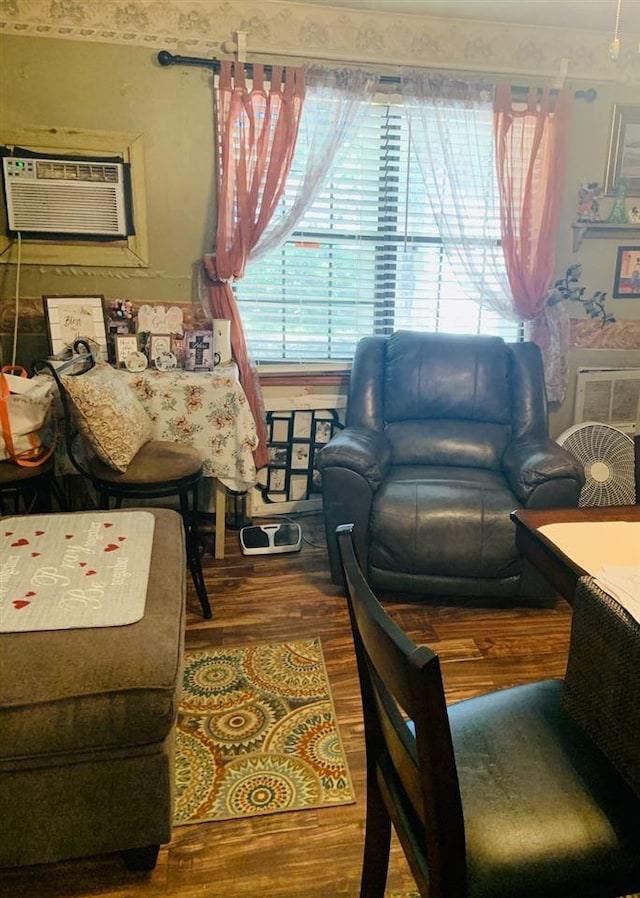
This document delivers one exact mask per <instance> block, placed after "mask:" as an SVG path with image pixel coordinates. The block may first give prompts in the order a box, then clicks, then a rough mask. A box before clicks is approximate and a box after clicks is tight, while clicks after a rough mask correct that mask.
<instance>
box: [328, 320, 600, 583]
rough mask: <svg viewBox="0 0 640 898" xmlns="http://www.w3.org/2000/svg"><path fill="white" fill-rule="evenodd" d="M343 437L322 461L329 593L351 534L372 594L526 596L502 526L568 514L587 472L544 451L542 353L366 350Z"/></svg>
mask: <svg viewBox="0 0 640 898" xmlns="http://www.w3.org/2000/svg"><path fill="white" fill-rule="evenodd" d="M345 423H346V426H345V428H344V430H342V431H341V432H340V433H338V434H337V435H336V436H335V437H334V438H333V439H332V440H331V441H330V442H329V443H328V444H327V446H325V447H324V448H323V449H322V451H321V452H320V453H319V454H318V468H319V469H320V471H321V477H322V494H323V507H324V520H325V527H326V535H327V542H328V548H329V561H330V565H331V574H332V578H333V581H334V582H335V583H340V582H341V581H342V574H341V570H340V561H339V556H338V548H337V543H336V537H335V529H336V527H337V526H338V525H340V524H346V523H352V524H354V525H355V529H354V537H355V548H356V553H357V556H358V560H359V562H360V565H361V567H362V569H363V571H364V572H365V575H366V576H367V578H368V580H369V583H370V584H371V586H372V587H374V588H377V589H383V590H395V591H401V592H406V593H414V594H421V595H439V596H460V597H473V596H493V597H497V598H500V597H505V596H514V595H518V594H521V593H522V592H523V591H525V592H526V591H530V588H531V587H530V585H527V584H526V582H525V579H526V578H525V577H523V570H524V566H523V563H522V559H521V558H520V556H519V553H518V551H517V549H516V546H515V535H514V527H513V524H512V522H511V521H510V519H509V513H510V512H511V511H512V510H513V509H516V508H523V507H524V508H563V507H575V506H576V505H577V504H578V498H579V494H580V489H581V487H582V484H583V482H584V474H583V471H582V468H581V466H580V465H578V464H577V463H576V462H575V461H574V459H573V458H572V457H571V456H570V455H569V454H568V453H567V452H566V451H565V450H564V449H562V448H561V447H560V446H558V445H557V444H556V443H555V442H554V441H552V440H551V439H549V435H548V421H547V402H546V394H545V387H544V376H543V371H542V362H541V357H540V352H539V350H538V347H537V346H535V345H534V344H532V343H519V344H507V343H505V342H504V341H503V340H501V339H500V338H498V337H484V336H472V337H468V336H454V335H447V334H423V333H413V332H409V331H398V332H396V333H394V334H392V335H391V336H389V337H383V336H372V337H365V338H364V339H362V340H361V341H360V342H359V344H358V346H357V349H356V353H355V357H354V360H353V366H352V370H351V380H350V387H349V396H348V402H347V413H346V422H345ZM539 586H540V584H535V587H534V591H535V589H537V588H539ZM546 591H547V592H548V591H549V590H548V588H546Z"/></svg>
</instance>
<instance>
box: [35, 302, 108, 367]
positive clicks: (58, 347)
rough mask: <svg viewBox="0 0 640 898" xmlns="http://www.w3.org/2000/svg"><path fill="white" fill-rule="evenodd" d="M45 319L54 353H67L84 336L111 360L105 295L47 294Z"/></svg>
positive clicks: (50, 347)
mask: <svg viewBox="0 0 640 898" xmlns="http://www.w3.org/2000/svg"><path fill="white" fill-rule="evenodd" d="M42 303H43V306H44V318H45V322H46V325H47V338H48V340H49V350H50V352H51V355H58V354H59V353H61V352H64V350H65V349H67V348H68V347H69V346H71V345H72V344H73V342H74V341H75V340H78V339H80V338H81V337H84V338H85V339H87V340H89V341H91V342H92V343H95V344H96V345H97V347H98V355H99V356H100V358H101V359H102V360H103V361H106V360H107V324H106V321H107V315H106V310H105V304H104V296H99V295H96V296H43V297H42Z"/></svg>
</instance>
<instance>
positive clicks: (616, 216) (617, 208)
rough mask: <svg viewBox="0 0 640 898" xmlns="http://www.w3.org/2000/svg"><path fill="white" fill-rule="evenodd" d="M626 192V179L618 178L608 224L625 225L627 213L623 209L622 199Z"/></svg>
mask: <svg viewBox="0 0 640 898" xmlns="http://www.w3.org/2000/svg"><path fill="white" fill-rule="evenodd" d="M626 192H627V179H626V178H620V180H619V181H618V186H617V187H616V198H615V200H614V202H613V209H612V210H611V212H610V214H609V218H607V221H608V222H609V223H610V224H626V223H627V213H626V210H625V208H624V199H625V195H626Z"/></svg>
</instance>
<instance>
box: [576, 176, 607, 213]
mask: <svg viewBox="0 0 640 898" xmlns="http://www.w3.org/2000/svg"><path fill="white" fill-rule="evenodd" d="M601 196H602V187H601V186H600V184H598V182H597V181H583V182H582V184H581V185H580V189H579V190H578V221H586V222H593V221H602V218H601V217H600V197H601Z"/></svg>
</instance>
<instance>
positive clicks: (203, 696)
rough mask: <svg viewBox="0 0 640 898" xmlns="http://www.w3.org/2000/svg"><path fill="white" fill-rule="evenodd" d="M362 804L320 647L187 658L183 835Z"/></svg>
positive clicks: (282, 646)
mask: <svg viewBox="0 0 640 898" xmlns="http://www.w3.org/2000/svg"><path fill="white" fill-rule="evenodd" d="M354 801H355V796H354V792H353V786H352V783H351V777H350V774H349V769H348V767H347V761H346V757H345V754H344V749H343V746H342V742H341V740H340V734H339V732H338V727H337V725H336V718H335V711H334V708H333V699H332V697H331V690H330V687H329V681H328V679H327V673H326V669H325V665H324V658H323V656H322V648H321V645H320V640H319V639H309V640H305V641H302V642H288V643H267V644H258V645H251V646H247V647H246V648H220V649H215V650H213V651H204V652H187V654H186V657H185V665H184V677H183V694H182V700H181V703H180V712H179V715H178V727H177V752H176V809H175V817H174V823H175V825H176V826H180V825H182V824H185V823H204V822H205V821H207V820H229V819H232V818H238V817H253V816H256V815H258V814H274V813H278V812H280V811H299V810H305V809H310V808H320V807H323V806H335V805H342V804H351V803H353V802H354Z"/></svg>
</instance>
